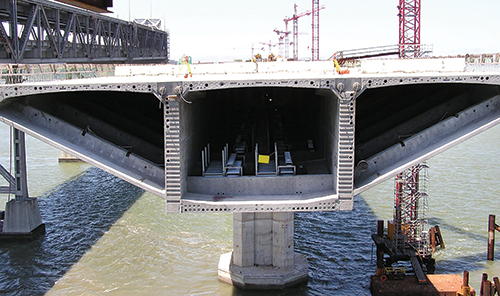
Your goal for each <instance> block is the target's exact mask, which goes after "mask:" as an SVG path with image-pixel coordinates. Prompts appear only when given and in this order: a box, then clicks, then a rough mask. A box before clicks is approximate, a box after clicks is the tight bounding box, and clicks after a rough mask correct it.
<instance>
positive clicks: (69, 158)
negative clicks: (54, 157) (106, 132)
mask: <svg viewBox="0 0 500 296" xmlns="http://www.w3.org/2000/svg"><path fill="white" fill-rule="evenodd" d="M58 160H59V162H83V161H82V160H81V159H80V158H78V157H76V156H73V155H71V154H69V153H66V152H64V151H61V153H59V159H58Z"/></svg>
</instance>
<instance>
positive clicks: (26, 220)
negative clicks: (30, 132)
mask: <svg viewBox="0 0 500 296" xmlns="http://www.w3.org/2000/svg"><path fill="white" fill-rule="evenodd" d="M11 140H12V144H13V148H14V173H15V174H14V176H9V178H8V179H13V180H14V190H13V192H14V193H15V199H12V200H9V201H8V202H7V204H6V206H5V217H4V220H3V226H2V229H1V230H2V231H1V233H0V238H33V237H35V236H37V235H39V234H41V233H44V232H45V225H44V224H42V218H41V216H40V209H39V208H38V201H37V199H36V198H30V197H29V195H28V180H27V172H26V145H25V137H24V132H22V131H20V130H18V129H13V132H12V139H11Z"/></svg>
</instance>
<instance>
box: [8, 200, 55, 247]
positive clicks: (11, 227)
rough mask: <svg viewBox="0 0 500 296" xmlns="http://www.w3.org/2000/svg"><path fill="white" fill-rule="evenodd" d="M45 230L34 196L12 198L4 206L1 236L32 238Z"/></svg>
mask: <svg viewBox="0 0 500 296" xmlns="http://www.w3.org/2000/svg"><path fill="white" fill-rule="evenodd" d="M44 232H45V226H44V224H42V218H41V216H40V210H39V208H38V201H37V199H36V198H22V199H13V200H10V201H8V202H7V204H6V206H5V217H4V221H3V227H2V233H1V236H2V237H3V238H6V237H8V238H16V237H18V238H32V237H34V236H37V235H39V234H41V233H44Z"/></svg>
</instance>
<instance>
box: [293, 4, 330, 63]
mask: <svg viewBox="0 0 500 296" xmlns="http://www.w3.org/2000/svg"><path fill="white" fill-rule="evenodd" d="M318 4H319V3H318ZM297 6H298V5H297V4H294V5H293V12H294V13H293V16H292V17H290V18H288V17H286V18H285V19H283V21H284V22H285V31H286V32H288V22H290V21H292V24H293V28H292V36H293V41H292V45H293V47H292V51H293V60H295V61H297V60H298V59H299V18H301V17H303V16H307V15H311V14H313V12H314V11H315V10H317V12H318V13H319V11H320V10H321V9H325V6H324V5H322V6H318V7H316V8H314V7H313V9H312V10H308V11H305V12H301V13H297ZM318 18H319V15H318ZM313 21H314V20H313ZM318 22H319V19H318ZM313 34H314V32H313ZM318 34H319V33H318ZM318 36H319V35H318ZM285 43H286V42H285ZM318 46H319V45H318ZM286 57H288V55H287V56H286Z"/></svg>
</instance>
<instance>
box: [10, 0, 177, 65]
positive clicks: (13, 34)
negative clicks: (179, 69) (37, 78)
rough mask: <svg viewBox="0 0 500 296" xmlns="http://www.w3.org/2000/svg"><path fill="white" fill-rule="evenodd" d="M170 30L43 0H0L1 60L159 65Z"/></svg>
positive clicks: (165, 54)
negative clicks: (166, 30)
mask: <svg viewBox="0 0 500 296" xmlns="http://www.w3.org/2000/svg"><path fill="white" fill-rule="evenodd" d="M169 43H170V40H169V33H168V32H165V31H160V30H157V29H153V28H150V27H147V26H143V25H139V24H136V23H131V22H127V21H123V20H120V19H115V18H111V17H108V16H104V15H102V14H97V13H92V12H90V11H87V10H83V9H79V8H74V7H70V6H67V5H63V4H59V3H56V2H48V1H41V0H23V1H1V2H0V62H1V63H15V64H31V63H36V64H39V63H162V62H168V60H169V54H170V52H169V46H170V45H169Z"/></svg>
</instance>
